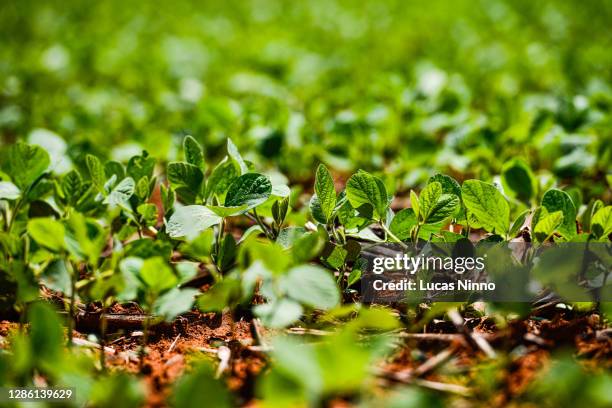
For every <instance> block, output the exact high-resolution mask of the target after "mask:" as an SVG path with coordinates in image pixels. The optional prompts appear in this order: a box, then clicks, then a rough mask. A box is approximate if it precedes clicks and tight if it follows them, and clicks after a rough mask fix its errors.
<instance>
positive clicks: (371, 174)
mask: <svg viewBox="0 0 612 408" xmlns="http://www.w3.org/2000/svg"><path fill="white" fill-rule="evenodd" d="M610 10H611V9H610V8H609V7H604V6H602V4H600V3H599V2H595V3H584V2H577V1H568V2H556V3H555V2H550V1H543V2H528V1H518V2H507V1H492V2H484V3H483V4H480V5H479V7H474V4H473V3H472V2H470V1H464V0H462V1H458V2H453V4H452V5H449V4H448V3H447V2H441V1H432V2H426V3H419V2H410V3H406V2H396V1H390V2H389V1H383V2H372V1H369V0H367V1H365V2H363V3H359V4H357V3H355V2H350V1H349V2H345V1H342V2H304V3H300V2H293V3H289V2H287V3H280V4H279V3H277V2H265V1H264V2H256V4H255V3H251V2H237V3H231V4H213V3H202V4H200V3H195V2H183V1H181V0H179V1H178V3H175V2H173V3H171V4H170V3H167V4H166V3H155V4H153V3H151V4H147V3H143V4H139V5H138V7H135V6H133V5H130V4H125V2H120V1H118V0H110V1H108V2H98V3H92V4H90V5H88V7H85V8H84V7H81V6H80V5H78V4H77V3H75V2H70V1H68V2H62V3H49V4H45V5H44V7H42V6H41V5H40V4H35V3H32V2H29V1H23V2H19V4H18V5H15V6H7V7H3V9H2V13H0V27H2V29H1V30H2V32H3V34H4V35H3V36H2V38H3V43H2V51H1V53H2V68H1V71H2V75H1V78H2V79H1V81H0V82H1V84H0V89H1V90H2V91H1V97H0V99H1V106H0V138H1V139H2V141H1V142H0V146H1V147H0V248H1V250H0V308H2V309H3V310H2V312H4V310H8V311H10V312H13V311H16V312H18V313H21V314H22V315H23V316H22V317H21V320H22V321H24V322H29V323H30V328H29V329H28V328H26V329H25V330H24V331H23V332H22V333H21V334H19V333H17V334H15V335H14V336H9V337H0V385H5V384H9V385H11V386H24V385H30V384H31V383H32V382H33V380H34V379H35V380H36V383H37V384H38V383H40V382H42V381H45V382H47V384H49V385H63V384H65V385H71V384H72V383H74V384H78V385H79V389H78V395H79V398H80V400H79V401H78V404H77V405H79V406H81V405H82V406H86V405H91V406H100V407H104V406H125V407H131V406H139V405H142V403H143V397H144V393H145V392H146V389H143V385H144V384H143V383H142V382H141V381H140V380H138V379H135V377H134V376H129V375H125V374H119V375H117V374H112V375H107V374H104V373H101V372H99V371H98V370H99V368H100V367H96V366H94V364H93V363H92V361H91V359H90V358H89V357H86V354H88V353H89V351H75V350H71V351H67V349H66V348H64V347H63V345H64V343H65V341H64V340H65V339H64V338H63V336H64V334H63V332H62V327H61V324H60V323H61V322H60V321H59V319H58V315H57V313H56V311H54V310H52V309H50V308H49V307H48V306H47V305H44V304H42V303H39V302H37V300H38V299H39V298H40V294H41V290H40V287H41V285H42V286H44V287H45V288H47V289H52V290H54V291H55V292H56V293H54V294H53V298H54V299H55V298H56V297H60V298H62V299H58V301H59V302H58V303H61V304H64V305H67V308H66V309H67V310H68V309H71V308H70V305H72V306H75V304H78V303H79V302H81V303H82V304H83V305H84V306H85V310H91V309H90V307H91V306H92V304H91V303H94V304H95V305H96V307H98V306H102V308H105V307H108V306H109V305H112V304H113V303H114V302H115V301H118V302H127V301H133V300H137V301H138V302H139V305H140V306H141V307H142V308H143V309H144V310H145V312H146V313H150V314H152V315H154V317H153V318H151V319H150V321H149V320H147V321H146V324H148V323H151V322H153V321H154V320H155V319H165V320H172V319H175V318H176V317H177V316H179V315H181V314H182V313H185V312H186V311H188V310H190V309H191V307H192V305H193V303H194V300H195V301H196V303H197V306H198V308H199V309H200V310H201V311H203V312H207V313H208V312H210V313H224V319H226V318H227V316H233V317H238V316H240V317H245V318H247V319H248V318H250V317H251V316H256V317H258V318H260V319H261V321H262V323H263V324H264V325H265V326H267V327H270V328H286V327H288V326H290V325H295V324H299V325H300V326H304V327H307V328H317V329H323V330H325V331H326V334H328V335H326V336H317V339H316V341H311V340H312V339H311V338H310V337H311V336H300V339H301V340H300V341H294V340H290V338H280V339H276V340H274V341H273V342H272V345H273V347H272V352H271V353H272V357H271V358H270V359H266V364H267V367H266V369H264V370H262V374H261V376H260V377H258V378H257V379H256V380H255V383H256V384H255V385H254V387H256V388H257V389H258V393H259V394H258V395H257V396H256V397H255V398H254V399H255V403H257V404H259V403H260V401H261V404H262V405H264V406H323V405H333V404H334V403H336V400H339V402H338V403H339V404H342V403H344V402H347V403H349V404H361V405H364V406H370V405H375V406H425V405H431V406H441V405H448V404H451V405H452V404H455V405H466V404H467V405H470V404H472V403H476V404H479V403H480V404H485V405H486V404H490V403H491V401H495V399H494V398H493V396H496V395H498V394H496V391H498V390H497V389H496V387H498V386H499V385H498V384H496V383H495V381H493V380H492V381H491V384H492V385H489V387H491V391H490V394H491V395H489V391H486V392H485V391H483V389H482V388H477V389H476V390H475V391H476V392H475V395H476V399H467V398H465V399H464V398H463V397H450V398H447V397H441V394H439V393H438V394H436V395H435V396H433V395H432V394H431V393H428V392H427V393H426V392H424V391H423V390H422V388H420V387H419V388H417V387H418V385H416V384H417V383H418V382H419V381H420V379H418V378H416V377H415V378H412V377H411V378H410V381H413V382H414V383H415V385H411V386H410V387H409V388H403V389H401V390H398V391H399V392H397V393H393V392H390V393H389V395H388V396H387V395H386V394H387V393H385V395H382V393H372V392H370V390H371V389H372V385H373V384H374V383H375V381H374V378H373V374H372V372H371V371H372V370H371V369H372V367H373V366H376V367H378V365H377V363H378V362H379V361H382V359H383V357H390V354H388V353H386V352H387V351H388V348H387V345H388V343H390V342H389V341H388V339H387V338H384V336H378V335H377V334H378V333H379V332H381V331H382V332H384V331H387V330H394V329H397V328H400V327H402V326H403V325H400V324H398V322H397V319H395V317H393V316H392V315H390V314H389V313H386V312H383V311H381V310H380V309H378V308H376V307H372V306H370V305H358V304H355V303H353V302H350V301H349V300H350V299H356V298H357V297H358V296H359V293H360V292H359V291H358V286H359V281H360V278H361V274H362V272H363V271H364V270H365V269H364V268H365V266H364V265H365V262H366V261H365V259H364V258H362V257H361V256H360V255H361V251H362V248H365V247H367V246H368V245H369V244H370V243H372V242H378V243H381V242H387V243H397V244H398V245H400V246H401V245H404V242H405V241H409V240H411V241H418V240H420V241H425V242H422V243H429V242H433V243H435V242H456V241H458V240H466V239H470V240H472V241H475V240H483V241H486V240H488V241H495V242H499V241H506V240H510V239H513V238H516V239H517V240H519V241H521V240H522V239H528V238H531V239H532V240H533V241H534V242H535V243H536V245H535V247H537V246H538V245H539V243H542V242H544V241H548V242H551V241H574V242H578V241H580V242H589V243H591V242H593V241H600V242H608V241H609V236H610V234H611V233H612V224H611V219H612V215H611V208H612V207H610V205H609V204H610V203H609V200H610V178H611V177H612V176H611V175H610V174H609V173H610V169H609V167H610V166H609V163H610V157H612V150H611V148H610V146H612V143H611V139H610V131H609V124H610V106H612V98H611V92H610V86H609V84H610V83H612V82H611V79H612V76H611V71H610V70H609V67H610V66H611V65H612V54H611V53H610V52H609V37H610V36H609V28H608V26H609V21H610V20H611V12H610ZM406 22H409V24H407V23H406ZM584 33H588V36H585V35H584ZM587 37H588V41H586V40H585V38H587ZM491 38H493V39H494V41H493V42H491V41H488V42H487V41H484V40H483V39H491ZM390 39H392V40H391V41H390ZM485 42H486V44H485ZM330 44H332V45H333V46H330ZM407 44H408V45H409V46H406V45H407ZM373 61H374V62H375V63H372V62H373ZM568 61H571V63H568ZM43 126H44V127H45V128H47V129H43V128H42V127H43ZM186 133H191V134H193V135H194V136H195V137H192V136H185V137H182V136H180V135H181V134H186ZM227 136H231V137H232V139H233V141H235V142H236V144H235V143H234V142H233V141H232V140H231V139H229V138H228V137H227ZM25 141H27V143H25ZM238 147H240V150H239V149H238ZM144 149H146V150H144ZM149 152H151V154H149ZM321 162H324V163H326V164H327V166H328V167H326V166H324V165H318V164H319V163H321ZM317 165H318V168H317ZM357 169H365V170H367V171H364V170H357ZM431 174H435V175H434V176H433V177H429V176H430V175H431ZM447 174H448V175H447ZM428 177H429V178H428ZM468 178H473V179H472V180H467V181H465V182H463V183H462V185H461V184H459V183H458V182H457V181H456V180H460V181H463V180H466V179H468ZM313 180H314V183H312V181H313ZM344 180H347V181H346V183H345V187H344V190H343V189H342V188H341V187H340V184H341V183H342V182H344ZM334 181H337V182H338V183H337V184H335V183H334ZM498 181H499V182H500V183H501V186H502V187H503V190H502V189H500V190H499V191H498V189H497V188H496V186H495V185H494V184H491V183H497V182H498ZM336 185H337V186H338V191H336ZM288 186H290V187H291V188H289V187H288ZM311 187H313V188H312V189H311ZM411 189H414V191H413V190H411ZM391 192H393V193H394V194H395V197H392V195H391ZM408 196H410V208H407V207H408V204H407V198H408ZM506 197H507V198H508V200H506ZM391 203H393V204H392V205H391ZM538 204H539V206H538V207H535V206H536V205H538ZM307 207H309V208H307ZM309 210H310V214H309ZM531 215H532V217H531V223H530V224H529V225H527V226H526V229H524V230H523V231H521V229H522V228H523V226H525V225H526V223H527V221H528V220H529V219H530V218H529V217H530V216H531ZM308 217H312V219H313V220H314V221H315V224H313V223H311V222H308ZM511 221H512V222H511ZM579 232H580V234H579ZM398 241H399V243H398ZM598 256H605V254H598ZM506 260H507V259H505V258H504V259H503V261H504V262H505V261H506ZM547 261H550V262H551V263H550V264H546V265H552V266H551V267H550V268H549V269H552V270H554V271H555V274H550V273H548V275H547V278H548V279H549V285H545V286H546V287H545V288H544V289H549V288H550V287H555V286H554V285H555V284H558V283H562V284H565V283H567V282H564V281H563V274H564V273H565V272H564V271H565V268H564V265H563V264H562V263H561V264H559V263H554V262H553V261H555V260H554V259H551V260H547ZM500 263H501V262H500ZM545 269H546V268H543V270H542V273H546V272H548V271H547V270H545ZM589 272H591V271H589ZM196 276H197V277H198V278H197V279H206V281H207V284H206V286H204V288H205V289H204V290H200V289H192V288H185V287H183V285H184V284H185V283H186V282H187V281H189V280H190V279H193V278H195V277H196ZM336 276H337V277H336ZM587 278H588V280H601V279H604V277H603V275H597V276H588V277H587ZM608 280H609V278H608ZM559 287H560V290H563V289H564V288H567V287H563V286H562V285H559ZM43 293H47V291H46V290H44V291H43ZM564 293H565V292H563V293H561V294H564ZM71 298H72V299H71ZM343 303H344V304H343ZM453 306H458V305H453ZM496 306H497V305H496ZM428 307H429V309H428V310H429V311H428V312H425V318H424V319H423V320H429V319H430V318H432V317H434V316H440V314H442V315H443V314H444V312H445V311H446V310H447V309H448V307H450V306H449V304H447V303H436V302H434V303H432V304H430V305H428ZM487 307H488V308H490V307H491V304H487ZM522 307H523V308H524V309H526V307H525V306H524V305H523V306H522ZM600 308H601V311H602V318H601V322H606V315H605V313H606V312H607V311H608V309H609V306H608V307H607V306H606V304H605V303H602V304H601V305H600ZM313 309H316V310H317V312H315V313H313ZM570 310H571V311H572V312H575V311H577V310H578V308H577V307H576V308H575V309H572V308H571V305H568V309H566V311H570ZM405 312H406V314H405V315H404V310H402V319H403V322H404V323H406V322H409V321H411V320H412V317H413V315H412V314H413V313H414V310H412V309H411V306H408V307H407V308H406V311H405ZM523 312H524V310H523ZM568 313H569V312H568ZM70 317H71V316H68V318H67V319H66V323H68V326H69V327H68V330H66V333H67V334H69V335H70V334H71V333H72V330H70V322H71V320H72V319H71V318H70ZM492 317H493V318H495V320H496V321H495V324H496V325H498V326H499V327H502V326H503V325H504V324H507V322H506V321H504V319H503V317H502V316H499V315H493V316H492ZM446 323H448V322H446ZM446 323H441V324H443V325H444V324H446ZM600 324H605V323H600ZM404 329H405V328H404ZM28 330H29V331H28ZM280 332H283V331H279V333H280ZM24 333H28V334H24ZM144 333H145V336H144V337H146V335H147V330H146V328H145V330H144ZM373 333H375V334H374V335H372V334H373ZM390 336H392V334H389V337H390ZM319 337H320V338H319ZM103 338H104V336H100V337H99V340H101V341H102V340H103ZM547 340H548V339H547ZM145 342H146V341H145ZM234 343H236V344H234ZM231 346H232V347H234V346H236V347H239V349H238V350H243V349H242V348H240V347H241V346H238V345H237V342H232V343H231ZM262 347H263V344H262ZM496 347H497V346H496ZM5 350H6V352H5ZM143 351H144V350H143ZM235 351H236V350H235V349H234V348H233V349H232V358H242V357H244V355H237V354H236V353H235ZM517 351H520V350H518V349H517ZM499 352H500V353H501V352H502V351H501V350H499ZM251 354H252V353H251V351H249V356H250V355H251ZM102 355H103V354H102ZM192 357H194V356H190V359H188V361H187V363H188V365H191V363H192V362H191V361H190V360H191V358H192ZM424 357H427V356H422V355H418V353H417V350H416V349H415V350H413V353H412V354H411V355H410V358H413V359H414V361H410V362H409V364H410V366H412V365H413V364H415V366H416V363H418V362H420V361H419V360H421V359H423V358H424ZM194 358H195V357H194ZM402 358H403V356H402ZM499 360H501V361H502V362H501V363H500V365H493V364H491V365H490V366H489V367H488V368H487V369H481V367H480V365H479V366H478V368H475V369H471V368H470V369H469V370H470V372H469V373H468V374H466V375H463V376H460V375H461V374H457V373H456V372H455V371H454V370H455V368H456V367H454V366H453V364H450V363H449V365H448V367H450V368H451V369H450V370H448V371H449V372H450V374H449V372H446V371H444V370H440V371H439V372H437V373H435V374H434V377H438V376H441V377H442V376H446V375H451V376H452V375H453V373H454V375H456V377H455V378H453V381H452V382H455V381H454V380H457V381H456V382H457V384H459V383H462V382H473V384H472V385H474V384H475V385H476V386H477V387H485V385H484V384H485V382H486V381H484V380H483V381H482V382H479V379H488V378H494V379H495V378H497V376H496V375H493V374H495V373H502V372H506V371H508V367H505V366H504V364H505V359H499ZM451 361H454V360H453V359H451ZM570 363H571V361H570V360H566V359H562V360H561V363H560V364H558V365H555V363H554V362H553V365H552V367H553V368H554V369H553V370H551V371H550V372H549V373H548V375H545V376H542V377H536V378H535V379H534V380H533V381H532V385H533V387H532V388H533V389H532V390H531V391H530V392H529V393H527V394H524V395H522V396H521V397H520V398H521V400H520V401H519V403H525V404H527V405H529V404H536V405H543V406H559V405H572V404H573V405H577V404H578V405H580V404H582V405H588V406H593V407H598V406H609V405H610V401H609V398H606V396H607V395H609V393H606V391H607V390H608V389H609V388H610V379H609V376H607V375H590V374H584V373H583V372H582V371H581V369H580V368H579V367H578V366H576V365H575V364H570ZM485 365H486V364H485ZM235 368H238V367H235ZM460 368H461V370H464V367H463V366H462V367H460ZM487 370H490V371H487ZM262 378H263V379H262ZM230 383H231V381H230ZM252 387H253V384H252V381H251V377H250V374H249V377H248V379H247V381H246V386H245V387H244V388H243V389H241V391H246V393H245V395H249V397H250V392H251V388H252ZM172 394H173V396H172V397H170V403H173V404H174V405H175V406H192V405H193V406H202V405H210V406H231V405H237V404H248V403H252V401H245V400H244V399H243V397H244V395H242V394H241V395H240V396H239V397H237V398H236V399H232V398H231V397H230V396H229V393H228V391H227V389H226V387H225V385H224V384H223V381H219V380H216V379H213V374H212V370H211V368H210V367H207V366H200V365H196V367H195V369H194V370H192V371H191V370H190V369H189V368H187V370H186V374H185V376H183V377H182V379H181V380H179V382H178V383H177V386H176V388H175V389H174V390H173V391H172ZM118 395H120V396H121V398H120V399H117V398H115V397H116V396H118ZM387 397H388V398H387ZM508 403H509V404H512V403H514V401H509V402H508Z"/></svg>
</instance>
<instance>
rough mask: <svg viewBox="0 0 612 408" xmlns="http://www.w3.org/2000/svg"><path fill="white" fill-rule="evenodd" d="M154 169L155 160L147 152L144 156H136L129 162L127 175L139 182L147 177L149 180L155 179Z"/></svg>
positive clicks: (144, 152)
mask: <svg viewBox="0 0 612 408" xmlns="http://www.w3.org/2000/svg"><path fill="white" fill-rule="evenodd" d="M154 169H155V158H153V157H151V156H149V153H147V152H146V151H143V152H142V155H140V156H134V157H132V158H131V159H130V160H129V161H128V165H127V175H128V176H130V177H132V178H133V179H134V180H135V181H138V180H140V179H141V178H143V177H145V176H146V177H148V178H151V177H153V170H154Z"/></svg>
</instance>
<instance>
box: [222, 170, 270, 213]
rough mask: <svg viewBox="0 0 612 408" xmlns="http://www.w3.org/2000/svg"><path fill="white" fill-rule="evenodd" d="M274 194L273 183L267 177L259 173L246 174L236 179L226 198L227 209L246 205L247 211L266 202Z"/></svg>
mask: <svg viewBox="0 0 612 408" xmlns="http://www.w3.org/2000/svg"><path fill="white" fill-rule="evenodd" d="M271 193H272V183H270V179H269V178H268V177H267V176H264V175H263V174H259V173H246V174H243V175H242V176H240V177H238V178H237V179H235V180H234V181H233V182H232V184H231V185H230V187H229V189H228V191H227V195H226V196H225V206H226V207H240V206H243V205H246V206H247V208H246V210H245V211H248V210H250V209H251V208H254V207H257V206H258V205H260V204H262V203H263V202H265V201H266V200H267V199H268V197H270V194H271Z"/></svg>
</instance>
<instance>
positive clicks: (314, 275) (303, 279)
mask: <svg viewBox="0 0 612 408" xmlns="http://www.w3.org/2000/svg"><path fill="white" fill-rule="evenodd" d="M283 286H284V287H285V288H286V289H287V294H288V295H289V296H290V297H291V298H292V299H294V300H297V301H299V302H300V303H302V304H304V305H306V306H309V307H313V308H317V309H323V310H327V309H330V308H332V307H334V306H336V305H337V304H338V302H340V292H339V291H338V287H337V286H336V282H334V279H333V277H332V275H331V273H330V272H329V271H327V270H325V269H323V268H321V267H318V266H314V265H302V266H296V267H293V268H291V269H290V270H289V273H288V274H287V276H286V278H285V279H284V281H283Z"/></svg>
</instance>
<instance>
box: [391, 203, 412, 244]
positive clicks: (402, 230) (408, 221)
mask: <svg viewBox="0 0 612 408" xmlns="http://www.w3.org/2000/svg"><path fill="white" fill-rule="evenodd" d="M417 224H418V220H417V218H416V216H415V214H414V210H413V209H412V208H404V209H403V210H401V211H399V212H398V213H397V214H395V217H393V219H392V220H391V224H390V225H389V229H390V230H391V232H392V233H393V235H395V236H396V237H398V238H399V239H400V240H402V241H404V240H406V239H408V238H410V234H411V231H412V228H414V227H416V225H417Z"/></svg>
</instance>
